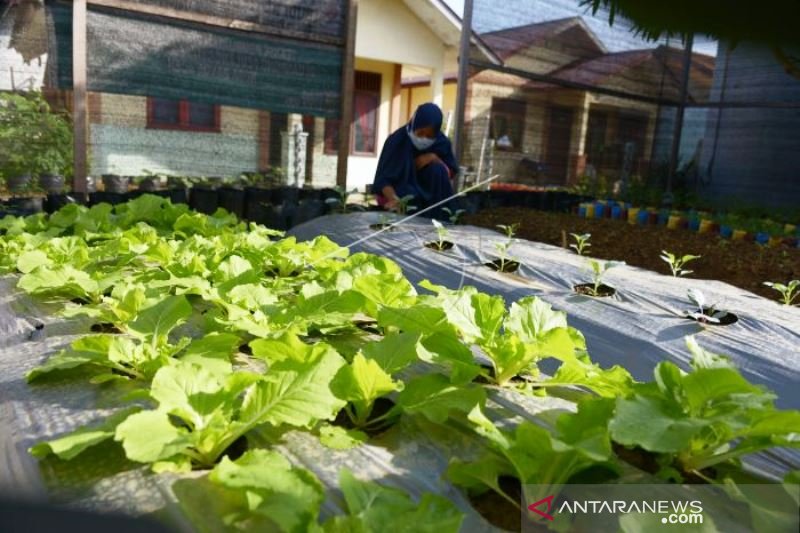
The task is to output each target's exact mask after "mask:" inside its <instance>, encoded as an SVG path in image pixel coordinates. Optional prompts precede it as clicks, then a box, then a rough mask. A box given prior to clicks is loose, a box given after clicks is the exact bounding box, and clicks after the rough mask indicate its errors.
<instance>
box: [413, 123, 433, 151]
mask: <svg viewBox="0 0 800 533" xmlns="http://www.w3.org/2000/svg"><path fill="white" fill-rule="evenodd" d="M408 138H409V139H411V144H413V145H414V148H416V149H417V150H427V149H428V148H430V147H431V146H433V143H434V142H435V141H436V139H428V138H427V137H420V136H419V135H417V134H416V133H414V132H413V131H412V130H411V129H410V128H409V129H408Z"/></svg>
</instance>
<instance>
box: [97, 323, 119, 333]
mask: <svg viewBox="0 0 800 533" xmlns="http://www.w3.org/2000/svg"><path fill="white" fill-rule="evenodd" d="M89 329H90V330H91V331H92V332H93V333H122V330H120V329H119V328H118V327H117V326H115V325H114V324H112V323H111V322H98V323H97V324H92V326H91V327H90V328H89Z"/></svg>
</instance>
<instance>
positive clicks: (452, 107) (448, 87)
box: [400, 82, 458, 134]
mask: <svg viewBox="0 0 800 533" xmlns="http://www.w3.org/2000/svg"><path fill="white" fill-rule="evenodd" d="M457 93H458V84H456V83H455V82H447V83H445V84H444V92H443V101H442V106H441V107H442V112H443V113H444V118H445V123H446V122H447V115H448V114H454V113H455V112H456V95H457ZM431 96H432V92H431V87H430V85H424V86H414V87H404V88H403V90H402V92H401V96H400V98H401V100H400V118H401V122H403V123H405V122H408V121H409V120H411V115H413V114H414V110H416V109H417V107H418V106H419V105H421V104H424V103H426V102H430V101H431ZM453 120H455V118H453ZM445 126H446V124H445ZM445 126H442V127H445ZM454 127H455V126H452V127H451V134H452V129H453V128H454Z"/></svg>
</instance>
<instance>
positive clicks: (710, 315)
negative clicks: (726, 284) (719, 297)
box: [686, 289, 728, 324]
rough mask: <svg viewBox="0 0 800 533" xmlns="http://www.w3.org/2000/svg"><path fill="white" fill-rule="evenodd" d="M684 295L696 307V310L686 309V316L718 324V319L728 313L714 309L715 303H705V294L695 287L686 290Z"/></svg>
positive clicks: (701, 321)
mask: <svg viewBox="0 0 800 533" xmlns="http://www.w3.org/2000/svg"><path fill="white" fill-rule="evenodd" d="M686 296H688V298H689V300H690V301H691V302H692V303H693V304H694V305H695V307H696V308H697V310H696V311H691V310H690V311H686V316H687V317H689V318H693V319H694V320H697V321H698V322H700V323H703V324H719V323H720V319H721V318H723V317H725V316H726V315H727V314H728V313H727V312H726V311H721V310H717V309H716V304H715V305H710V306H707V305H706V296H705V294H703V292H702V291H699V290H697V289H689V290H688V291H686Z"/></svg>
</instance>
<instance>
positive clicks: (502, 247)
mask: <svg viewBox="0 0 800 533" xmlns="http://www.w3.org/2000/svg"><path fill="white" fill-rule="evenodd" d="M497 227H498V228H500V229H501V230H503V232H504V233H505V234H506V237H508V240H507V241H505V242H497V243H495V245H494V247H495V248H496V249H497V253H498V254H499V255H500V265H499V266H498V270H499V271H500V272H505V271H506V265H507V264H508V263H511V262H515V261H516V260H515V259H513V258H512V257H510V256H509V255H508V249H509V248H511V245H512V244H514V235H515V234H516V231H517V228H518V227H519V224H509V225H506V224H498V225H497Z"/></svg>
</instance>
